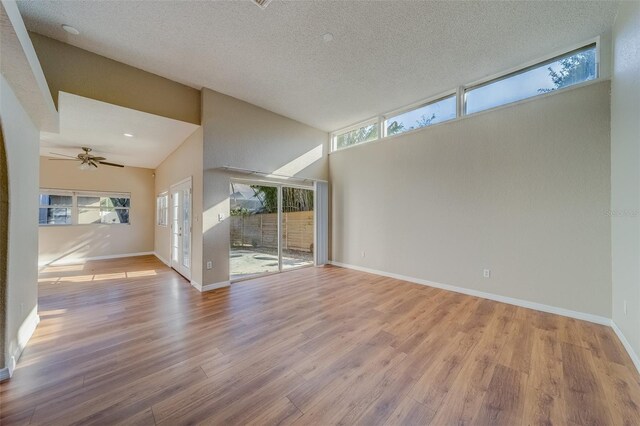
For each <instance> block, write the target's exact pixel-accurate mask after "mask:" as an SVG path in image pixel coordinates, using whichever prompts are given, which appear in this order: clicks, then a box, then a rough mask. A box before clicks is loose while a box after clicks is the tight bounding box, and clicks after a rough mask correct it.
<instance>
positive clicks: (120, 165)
mask: <svg viewBox="0 0 640 426" xmlns="http://www.w3.org/2000/svg"><path fill="white" fill-rule="evenodd" d="M98 163H100V164H104V165H105V166H113V167H124V166H123V165H122V164H115V163H107V162H106V161H98Z"/></svg>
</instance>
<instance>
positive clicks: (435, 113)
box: [385, 95, 456, 136]
mask: <svg viewBox="0 0 640 426" xmlns="http://www.w3.org/2000/svg"><path fill="white" fill-rule="evenodd" d="M454 118H456V96H455V95H452V96H450V97H448V98H445V99H441V100H439V101H436V102H433V103H430V104H428V105H424V106H421V107H419V108H416V109H414V110H411V111H407V112H403V113H402V114H398V115H396V116H393V117H389V118H387V120H386V121H385V126H386V127H387V136H391V135H397V134H400V133H403V132H407V131H409V130H414V129H419V128H421V127H425V126H430V125H432V124H436V123H442V122H443V121H447V120H453V119H454Z"/></svg>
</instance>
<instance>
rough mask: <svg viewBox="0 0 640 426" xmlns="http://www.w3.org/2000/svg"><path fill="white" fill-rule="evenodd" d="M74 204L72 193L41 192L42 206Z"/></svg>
mask: <svg viewBox="0 0 640 426" xmlns="http://www.w3.org/2000/svg"><path fill="white" fill-rule="evenodd" d="M72 204H73V197H72V196H71V195H53V194H40V205H41V206H71V205H72Z"/></svg>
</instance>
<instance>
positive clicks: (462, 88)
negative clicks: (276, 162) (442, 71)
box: [329, 36, 608, 154]
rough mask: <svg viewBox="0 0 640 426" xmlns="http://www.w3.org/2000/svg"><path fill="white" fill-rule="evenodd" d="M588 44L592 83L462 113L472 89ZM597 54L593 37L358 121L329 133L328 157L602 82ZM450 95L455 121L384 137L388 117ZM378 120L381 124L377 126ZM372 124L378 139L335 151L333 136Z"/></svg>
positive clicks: (597, 47)
mask: <svg viewBox="0 0 640 426" xmlns="http://www.w3.org/2000/svg"><path fill="white" fill-rule="evenodd" d="M592 44H595V45H596V47H595V50H596V77H595V78H594V79H593V80H588V81H586V82H582V83H577V84H574V85H571V86H569V87H565V88H562V89H559V90H554V91H552V92H548V93H541V94H537V95H534V96H530V97H528V98H524V99H521V100H519V101H515V102H509V103H506V104H502V105H498V106H496V107H493V108H487V109H484V110H482V111H477V112H474V113H471V114H467V112H466V109H467V108H466V96H465V94H466V92H467V91H468V90H472V89H474V88H477V87H480V86H482V85H485V84H489V83H490V82H492V81H493V80H499V79H501V78H506V77H508V76H509V75H510V74H515V73H518V72H520V71H522V72H524V71H525V70H526V69H527V68H530V67H534V66H536V65H542V64H544V63H545V62H547V61H550V60H552V59H554V58H559V57H561V56H563V55H566V54H569V53H571V52H573V51H575V50H579V49H582V48H586V47H587V46H589V45H592ZM600 50H601V41H600V36H596V37H593V38H590V39H588V40H586V41H584V42H582V43H576V44H573V45H571V46H570V47H568V48H565V49H562V50H557V51H555V52H554V53H552V54H550V55H546V56H543V57H541V58H538V59H534V60H532V61H528V62H526V63H525V64H523V65H519V66H516V67H512V68H510V69H508V70H506V71H501V72H498V73H495V74H491V75H489V76H485V77H483V78H481V79H479V80H476V81H473V82H471V83H468V84H462V85H459V86H458V87H456V88H455V89H451V90H448V91H445V92H442V93H441V94H439V95H435V96H430V97H428V98H423V99H421V100H419V101H417V102H413V103H411V104H409V105H405V106H404V107H400V108H396V109H394V110H391V111H388V112H385V113H383V114H379V115H377V116H376V117H372V118H369V119H367V120H362V121H359V122H357V123H355V124H352V125H350V126H347V127H343V128H341V129H338V130H334V131H332V132H330V133H329V141H330V147H329V148H330V149H329V154H332V153H334V152H338V151H342V150H344V149H349V148H353V147H355V146H360V145H365V144H369V143H372V142H378V141H381V140H386V139H387V138H390V137H396V136H399V135H404V134H407V133H410V132H415V131H418V130H422V129H425V128H427V127H431V126H436V125H438V124H443V123H450V122H452V121H457V120H460V119H462V118H464V117H467V116H471V115H476V114H481V113H483V112H485V111H493V110H496V109H499V108H502V107H504V106H508V105H514V104H518V103H520V102H523V101H527V100H531V99H536V98H540V97H542V96H545V95H549V94H552V93H558V92H562V91H565V90H568V89H570V88H572V87H575V86H582V85H584V84H585V83H590V82H598V81H602V80H606V79H608V78H606V79H605V78H603V73H602V70H601V64H600V61H601V53H600ZM451 95H454V96H455V97H456V117H455V118H453V119H450V120H446V121H442V122H440V123H435V124H432V125H428V126H423V127H419V128H417V129H412V130H408V131H406V132H402V133H397V134H395V135H391V136H387V134H386V126H385V122H386V120H387V118H389V117H392V116H396V115H398V114H401V113H403V112H408V111H411V110H413V109H417V108H419V107H422V106H427V105H429V104H432V103H435V102H437V101H439V100H443V99H446V98H447V97H449V96H451ZM381 120H382V122H381ZM375 123H377V124H378V128H379V129H380V128H382V132H380V131H379V132H378V137H377V138H374V139H371V140H370V141H364V142H359V143H355V144H353V145H349V146H346V147H343V148H337V147H336V143H335V141H336V136H338V135H341V134H344V133H347V132H349V131H352V130H355V129H359V128H361V127H365V126H368V125H370V124H375Z"/></svg>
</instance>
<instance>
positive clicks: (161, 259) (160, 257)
mask: <svg viewBox="0 0 640 426" xmlns="http://www.w3.org/2000/svg"><path fill="white" fill-rule="evenodd" d="M153 255H154V256H155V257H157V258H158V259H159V260H160V262H162V263H164V264H165V265H167V266H168V267H171V265H170V264H169V261H168V260H167V259H165V258H164V257H162V256H160V255H159V254H158V253H157V252H155V251H154V252H153Z"/></svg>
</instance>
